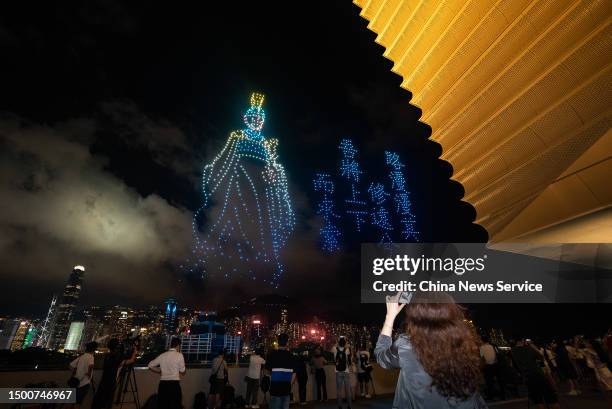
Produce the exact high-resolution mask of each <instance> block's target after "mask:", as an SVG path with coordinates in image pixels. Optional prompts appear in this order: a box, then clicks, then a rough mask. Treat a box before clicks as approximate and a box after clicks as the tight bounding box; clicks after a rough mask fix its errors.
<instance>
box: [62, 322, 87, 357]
mask: <svg viewBox="0 0 612 409" xmlns="http://www.w3.org/2000/svg"><path fill="white" fill-rule="evenodd" d="M84 326H85V322H83V321H72V322H71V323H70V329H69V330H68V336H67V337H66V343H65V344H64V351H78V349H79V346H80V345H81V337H82V336H83V327H84Z"/></svg>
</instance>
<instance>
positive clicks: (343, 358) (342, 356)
mask: <svg viewBox="0 0 612 409" xmlns="http://www.w3.org/2000/svg"><path fill="white" fill-rule="evenodd" d="M347 366H348V356H347V354H346V348H344V349H343V350H342V351H340V350H337V351H336V371H338V372H344V371H346V368H347Z"/></svg>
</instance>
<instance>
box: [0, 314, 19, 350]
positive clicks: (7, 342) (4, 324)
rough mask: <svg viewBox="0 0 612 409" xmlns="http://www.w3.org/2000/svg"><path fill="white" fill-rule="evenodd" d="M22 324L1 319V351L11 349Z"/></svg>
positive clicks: (17, 321)
mask: <svg viewBox="0 0 612 409" xmlns="http://www.w3.org/2000/svg"><path fill="white" fill-rule="evenodd" d="M20 322H21V321H19V320H15V319H0V350H2V349H11V346H12V344H13V339H14V338H15V334H16V333H17V329H18V328H19V325H20Z"/></svg>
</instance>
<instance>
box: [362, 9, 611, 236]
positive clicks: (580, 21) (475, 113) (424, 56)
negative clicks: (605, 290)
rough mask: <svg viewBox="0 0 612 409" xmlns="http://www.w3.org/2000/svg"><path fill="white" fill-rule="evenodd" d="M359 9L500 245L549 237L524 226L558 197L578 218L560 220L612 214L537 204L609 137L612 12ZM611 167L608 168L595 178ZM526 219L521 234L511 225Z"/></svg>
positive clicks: (579, 204) (574, 203)
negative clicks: (502, 238) (505, 235)
mask: <svg viewBox="0 0 612 409" xmlns="http://www.w3.org/2000/svg"><path fill="white" fill-rule="evenodd" d="M354 3H355V4H357V5H358V6H359V7H360V8H361V16H363V17H364V18H366V19H367V20H368V21H369V23H368V28H369V29H370V30H372V31H374V32H375V33H376V34H377V38H376V42H377V43H379V44H381V45H382V46H383V47H385V51H384V53H383V55H384V57H386V58H388V59H390V60H391V61H392V62H393V68H392V71H393V72H395V73H397V74H398V75H400V76H401V77H402V78H403V81H402V85H401V86H402V87H403V88H405V89H407V90H409V91H410V92H411V93H412V94H413V99H412V101H411V103H413V104H414V105H417V106H419V107H420V108H421V109H422V111H423V117H422V121H424V122H426V123H428V124H429V125H430V126H431V127H432V129H433V134H432V139H433V140H435V141H437V142H439V143H440V144H441V145H442V147H443V155H442V159H444V160H447V161H448V162H450V163H451V164H452V165H453V168H454V171H455V173H454V178H455V179H456V180H458V181H459V182H461V183H462V184H463V186H464V187H465V190H466V196H465V197H466V200H468V201H469V202H470V203H472V204H473V205H474V206H475V207H476V210H477V214H478V216H477V222H479V223H481V224H482V225H483V226H485V227H486V228H487V229H488V230H489V234H490V235H491V236H492V237H493V238H495V236H496V235H497V234H498V233H500V232H502V231H503V230H504V229H505V230H506V232H509V231H512V232H513V233H512V234H513V235H514V236H518V235H521V234H524V233H526V232H528V231H531V230H536V229H538V228H540V227H542V226H539V225H538V222H537V220H533V218H526V217H523V218H519V217H517V216H518V215H519V214H520V213H521V212H522V211H523V210H524V209H525V208H526V207H527V206H529V205H530V204H531V203H536V204H537V205H538V206H543V207H544V208H545V207H546V206H555V203H554V202H553V198H554V200H563V201H566V202H564V206H565V207H567V208H569V209H570V210H569V211H566V212H564V213H563V216H559V217H560V219H559V220H558V222H562V221H564V220H567V219H570V218H572V217H574V216H577V215H578V212H579V211H578V209H580V214H584V209H585V206H587V207H590V208H591V209H592V210H593V211H594V210H596V209H601V208H606V207H609V206H611V205H612V202H611V201H610V200H609V199H605V200H603V201H602V200H596V201H595V202H592V198H588V199H585V198H583V197H573V196H568V197H558V196H554V197H553V196H550V195H549V194H548V193H547V195H546V197H548V196H550V197H551V199H550V200H548V201H545V200H539V201H536V200H535V199H537V198H538V197H539V196H540V194H541V193H542V192H544V191H545V190H546V188H547V187H549V186H551V185H552V184H554V183H555V182H556V181H557V180H558V179H559V177H560V175H561V174H562V173H563V172H564V171H565V170H566V169H567V168H568V167H569V166H570V165H571V164H572V163H574V162H576V161H577V160H578V159H579V158H580V157H581V156H582V155H583V154H584V153H585V152H586V151H587V149H588V148H589V147H591V146H592V145H594V144H595V143H596V142H597V140H598V139H599V138H600V137H601V136H602V135H604V134H605V133H606V132H607V131H608V130H609V129H610V121H611V119H612V111H611V104H610V101H611V100H612V74H611V69H612V67H611V62H610V56H612V24H611V19H612V2H610V1H605V0H592V1H577V0H533V1H529V0H497V1H495V0H463V1H458V0H437V1H426V0H421V1H418V0H387V1H385V0H370V1H366V0H355V1H354ZM601 146H603V147H602V148H601V149H606V150H607V151H606V152H603V153H602V155H603V157H604V158H608V159H609V158H610V157H612V149H610V147H609V144H602V145H601ZM602 155H600V156H602ZM591 156H592V155H591ZM606 160H607V159H606ZM600 168H601V169H602V171H603V170H605V169H609V167H602V166H599V167H595V168H593V169H600ZM585 169H591V167H589V166H587V167H586V168H585ZM589 172H591V173H592V172H593V170H592V169H591V170H590V171H589ZM589 174H590V173H589ZM610 176H612V175H610ZM583 179H584V178H583ZM585 180H586V179H585ZM588 180H590V181H591V182H590V183H599V184H601V183H606V180H607V179H606V178H605V177H604V178H593V177H591V178H589V179H588ZM593 180H595V181H596V182H592V181H593ZM581 183H583V184H584V188H585V189H586V190H589V189H590V190H593V189H595V190H601V188H602V186H587V185H588V183H587V182H585V181H584V180H583V181H582V182H581ZM555 191H557V192H558V191H559V190H558V189H555ZM600 196H601V195H600ZM585 200H590V201H589V202H588V203H586V202H585ZM571 208H574V210H575V211H574V213H572V211H571ZM529 211H530V212H531V213H534V212H535V211H534V210H533V209H529ZM535 213H537V212H535ZM561 217H562V218H563V219H561ZM515 220H516V223H519V224H520V223H522V225H519V226H516V225H512V226H510V227H509V225H511V224H512V223H513V222H515ZM521 220H529V222H525V221H521ZM548 224H549V225H550V220H548ZM553 224H554V223H553Z"/></svg>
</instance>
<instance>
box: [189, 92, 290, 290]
mask: <svg viewBox="0 0 612 409" xmlns="http://www.w3.org/2000/svg"><path fill="white" fill-rule="evenodd" d="M263 102H264V95H263V94H260V93H253V94H252V95H251V99H250V107H249V108H248V109H247V111H246V113H245V114H244V118H243V120H244V123H245V125H247V127H246V129H243V130H240V131H235V132H232V133H231V134H230V137H229V138H228V139H227V141H226V143H225V146H224V147H223V148H222V149H221V151H220V152H219V154H218V155H217V156H215V158H214V159H213V160H212V161H211V162H210V163H209V164H207V165H206V166H205V167H204V172H203V177H202V190H203V192H204V203H203V205H202V207H201V208H200V209H198V210H197V211H196V213H195V215H194V220H193V226H192V229H193V234H194V238H195V245H194V250H193V254H192V258H193V260H192V261H193V262H192V263H191V264H192V267H191V268H190V269H191V271H192V272H193V271H194V269H195V270H197V271H199V272H201V274H202V277H204V274H205V272H211V268H212V269H215V266H211V265H209V264H210V263H209V261H210V260H211V259H212V258H214V257H221V258H225V259H226V260H228V261H230V262H232V261H239V262H240V263H244V264H248V263H251V262H254V261H257V262H264V263H268V264H271V265H272V266H273V269H272V270H273V274H272V278H271V279H269V280H267V279H265V281H267V282H268V283H269V284H272V285H273V286H274V287H278V284H279V282H280V278H281V275H282V273H283V270H284V266H283V265H282V263H281V261H280V251H281V250H282V248H283V247H284V246H285V244H286V242H287V240H288V238H289V235H290V233H291V232H292V230H293V226H294V225H295V216H294V213H293V208H292V204H291V197H290V195H289V190H288V186H287V176H286V173H285V170H284V168H283V166H282V165H281V164H280V163H279V162H278V153H277V147H278V140H277V139H274V138H265V137H264V136H263V134H262V130H263V125H264V121H265V111H264V110H263ZM253 160H256V163H258V164H260V165H262V166H261V168H259V169H261V170H254V168H253V167H251V166H247V161H251V162H252V161H253ZM213 196H215V197H216V201H215V202H216V203H217V204H218V205H219V206H220V209H221V210H220V212H219V215H218V217H217V218H216V219H215V220H209V222H208V223H207V226H206V232H205V233H204V234H202V233H201V232H200V229H199V227H198V226H199V222H198V221H199V220H201V219H206V218H207V214H206V213H207V210H208V209H209V208H210V206H211V204H212V203H213ZM245 223H251V224H255V225H256V230H257V231H256V232H252V231H250V230H249V229H248V228H246V227H245ZM227 246H232V249H233V250H234V251H235V253H237V254H238V260H233V259H232V256H231V255H230V254H229V252H228V251H226V250H227ZM232 264H233V265H234V267H233V268H232V271H231V272H237V270H238V268H239V267H240V266H239V265H236V264H234V263H232ZM216 268H217V269H219V270H220V269H221V268H222V267H221V263H219V265H218V266H217V267H216ZM231 272H230V271H221V273H223V275H224V276H226V277H229V275H230V273H231ZM249 274H250V276H249V278H252V279H253V280H255V279H257V274H256V272H254V271H252V270H251V269H249Z"/></svg>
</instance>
